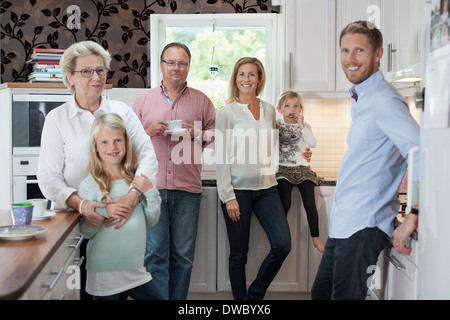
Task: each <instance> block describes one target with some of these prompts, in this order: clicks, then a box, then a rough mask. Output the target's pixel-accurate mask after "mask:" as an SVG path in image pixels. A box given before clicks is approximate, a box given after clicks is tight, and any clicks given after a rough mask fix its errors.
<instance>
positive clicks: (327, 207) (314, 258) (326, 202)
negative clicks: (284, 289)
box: [305, 186, 336, 291]
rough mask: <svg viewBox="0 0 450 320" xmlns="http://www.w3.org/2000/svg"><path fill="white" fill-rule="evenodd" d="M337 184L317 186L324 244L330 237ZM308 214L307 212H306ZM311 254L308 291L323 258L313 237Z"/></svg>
mask: <svg viewBox="0 0 450 320" xmlns="http://www.w3.org/2000/svg"><path fill="white" fill-rule="evenodd" d="M335 189H336V187H335V186H320V187H318V188H316V189H315V190H314V191H315V198H316V207H317V213H318V214H319V232H320V234H319V238H320V241H322V243H323V244H325V243H326V241H327V238H328V230H329V228H330V213H331V205H332V204H333V195H334V190H335ZM305 214H306V213H305ZM308 241H309V247H308V248H309V252H308V253H309V254H308V279H309V281H308V291H311V287H312V285H313V283H314V279H315V278H316V274H317V270H318V269H319V265H320V260H321V259H322V253H320V252H319V251H318V250H317V249H316V248H315V247H314V245H313V243H312V240H311V237H309V240H308Z"/></svg>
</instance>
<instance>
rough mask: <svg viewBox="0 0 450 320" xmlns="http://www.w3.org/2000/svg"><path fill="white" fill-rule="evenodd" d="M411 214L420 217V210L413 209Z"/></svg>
mask: <svg viewBox="0 0 450 320" xmlns="http://www.w3.org/2000/svg"><path fill="white" fill-rule="evenodd" d="M409 213H412V214H415V215H418V214H419V210H417V209H416V208H411V211H409Z"/></svg>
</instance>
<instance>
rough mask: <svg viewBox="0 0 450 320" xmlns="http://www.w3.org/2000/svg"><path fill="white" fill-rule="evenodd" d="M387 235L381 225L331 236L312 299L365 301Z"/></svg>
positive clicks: (313, 289) (318, 272)
mask: <svg viewBox="0 0 450 320" xmlns="http://www.w3.org/2000/svg"><path fill="white" fill-rule="evenodd" d="M387 241H388V239H387V235H386V234H385V233H384V232H383V231H381V230H380V229H378V228H366V229H363V230H360V231H358V232H356V233H355V234H353V235H352V236H351V237H350V238H348V239H334V238H328V240H327V242H326V244H325V251H324V253H323V256H322V260H321V261H320V266H319V270H318V271H317V275H316V279H315V280H314V284H313V286H312V289H311V298H312V299H313V300H329V299H332V300H364V299H365V298H366V296H367V290H368V284H367V282H368V279H369V277H370V276H371V275H372V273H373V268H369V267H370V266H375V265H376V263H377V260H378V256H379V255H380V252H381V251H382V250H383V249H384V248H385V247H386V244H387Z"/></svg>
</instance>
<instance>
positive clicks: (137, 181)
mask: <svg viewBox="0 0 450 320" xmlns="http://www.w3.org/2000/svg"><path fill="white" fill-rule="evenodd" d="M131 186H132V187H134V188H136V189H138V190H139V191H140V192H142V193H146V192H147V191H149V190H151V189H152V188H153V183H152V182H151V181H150V179H149V178H148V177H147V176H146V175H144V174H143V173H141V176H140V177H139V176H137V177H134V179H133V181H132V182H131Z"/></svg>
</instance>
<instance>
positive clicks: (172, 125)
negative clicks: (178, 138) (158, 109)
mask: <svg viewBox="0 0 450 320" xmlns="http://www.w3.org/2000/svg"><path fill="white" fill-rule="evenodd" d="M167 124H168V125H169V130H170V131H179V130H181V126H182V124H183V120H172V121H169V122H168V123H167Z"/></svg>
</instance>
